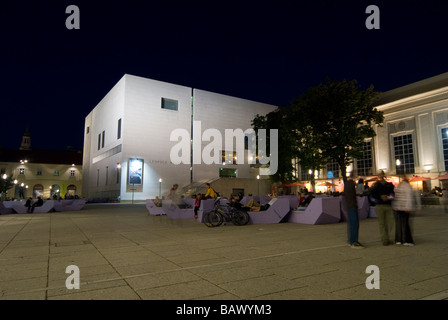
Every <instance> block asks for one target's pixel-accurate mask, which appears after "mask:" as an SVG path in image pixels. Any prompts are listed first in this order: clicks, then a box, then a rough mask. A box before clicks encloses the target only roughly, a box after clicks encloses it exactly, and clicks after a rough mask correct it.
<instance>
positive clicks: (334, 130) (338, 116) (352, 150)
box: [290, 79, 384, 182]
mask: <svg viewBox="0 0 448 320" xmlns="http://www.w3.org/2000/svg"><path fill="white" fill-rule="evenodd" d="M377 97H378V92H376V91H375V90H374V88H373V86H370V87H369V88H368V89H366V90H361V88H360V87H359V85H358V83H357V81H356V80H352V81H347V80H344V81H332V80H331V79H327V80H326V83H321V84H320V85H318V86H316V87H312V88H310V89H309V90H308V91H307V92H306V93H305V94H303V95H302V96H300V97H299V98H298V99H296V100H294V101H293V103H292V104H291V106H290V110H291V112H293V114H294V117H295V119H303V120H301V121H303V122H304V123H305V124H298V127H297V132H299V133H300V134H301V135H302V136H305V135H306V134H307V132H306V131H310V132H312V138H313V139H312V143H309V145H310V148H311V149H315V148H317V149H318V150H319V160H325V159H326V161H328V160H329V159H334V160H335V161H337V163H338V165H339V168H340V170H341V174H342V178H343V179H344V182H345V181H346V180H347V169H346V168H347V166H348V165H349V164H350V163H352V162H353V160H354V159H356V158H359V157H361V156H362V152H363V146H364V141H365V139H367V138H372V137H374V136H375V135H376V133H375V130H374V126H375V125H381V124H382V122H383V120H384V116H383V113H382V112H381V111H378V110H377V109H376V108H375V101H376V98H377ZM300 116H301V118H300ZM298 117H299V118H298ZM296 121H297V120H296ZM297 122H298V121H297ZM296 146H297V149H298V150H300V148H301V145H300V142H298V144H297V145H296ZM312 146H315V147H314V148H313V147H312ZM299 156H302V157H303V153H302V154H301V153H299ZM303 161H304V163H306V158H304V160H303ZM319 163H320V162H319Z"/></svg>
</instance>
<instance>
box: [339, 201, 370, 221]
mask: <svg viewBox="0 0 448 320" xmlns="http://www.w3.org/2000/svg"><path fill="white" fill-rule="evenodd" d="M356 198H357V199H356V200H357V201H358V218H359V219H360V220H363V219H367V217H368V216H369V211H370V204H369V199H368V197H366V196H363V197H356ZM339 199H340V202H341V221H347V210H345V198H344V197H343V196H341V197H339Z"/></svg>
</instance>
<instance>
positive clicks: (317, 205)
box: [288, 197, 341, 225]
mask: <svg viewBox="0 0 448 320" xmlns="http://www.w3.org/2000/svg"><path fill="white" fill-rule="evenodd" d="M340 206H341V205H340V204H339V198H335V197H328V198H314V199H313V200H311V202H310V204H309V205H308V207H307V208H306V209H305V210H303V211H302V210H295V211H292V212H291V214H290V216H289V218H288V222H293V223H301V224H313V225H315V224H330V223H338V222H339V221H340V220H341V208H340Z"/></svg>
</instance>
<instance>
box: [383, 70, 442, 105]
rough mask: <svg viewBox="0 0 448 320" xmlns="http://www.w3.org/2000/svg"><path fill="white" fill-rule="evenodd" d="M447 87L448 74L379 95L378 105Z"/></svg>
mask: <svg viewBox="0 0 448 320" xmlns="http://www.w3.org/2000/svg"><path fill="white" fill-rule="evenodd" d="M443 87H448V72H445V73H442V74H439V75H437V76H434V77H431V78H427V79H424V80H421V81H417V82H414V83H411V84H408V85H406V86H403V87H399V88H396V89H393V90H390V91H386V92H384V93H382V94H381V96H380V99H379V101H378V103H377V104H378V105H383V104H386V103H389V102H393V101H397V100H400V99H404V98H408V97H411V96H415V95H418V94H422V93H425V92H429V91H432V90H437V89H441V88H443Z"/></svg>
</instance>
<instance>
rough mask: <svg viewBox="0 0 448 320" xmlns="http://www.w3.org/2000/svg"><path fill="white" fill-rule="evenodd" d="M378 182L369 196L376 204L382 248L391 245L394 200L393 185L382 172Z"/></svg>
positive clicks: (393, 223)
mask: <svg viewBox="0 0 448 320" xmlns="http://www.w3.org/2000/svg"><path fill="white" fill-rule="evenodd" d="M378 178H379V179H380V180H379V181H377V182H375V184H374V185H373V186H372V188H371V189H370V194H371V195H372V196H373V198H374V199H375V202H376V206H375V208H376V214H377V215H378V225H379V228H380V234H381V241H382V242H383V245H384V246H387V245H389V244H390V243H391V241H390V236H391V235H392V232H393V229H394V225H395V219H394V211H393V209H392V200H393V199H394V185H393V184H392V183H390V182H388V181H387V180H386V175H385V174H384V171H382V170H381V171H380V173H379V174H378Z"/></svg>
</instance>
